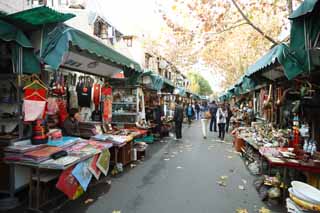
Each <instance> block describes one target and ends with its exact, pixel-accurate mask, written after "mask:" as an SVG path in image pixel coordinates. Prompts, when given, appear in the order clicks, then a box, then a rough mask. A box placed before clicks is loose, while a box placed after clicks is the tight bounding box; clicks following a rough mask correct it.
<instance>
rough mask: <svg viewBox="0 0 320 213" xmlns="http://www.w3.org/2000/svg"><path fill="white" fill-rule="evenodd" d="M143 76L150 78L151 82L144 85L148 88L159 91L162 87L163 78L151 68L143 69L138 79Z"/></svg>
mask: <svg viewBox="0 0 320 213" xmlns="http://www.w3.org/2000/svg"><path fill="white" fill-rule="evenodd" d="M145 76H148V77H149V78H150V79H151V82H150V83H148V84H146V86H147V87H148V88H149V89H152V90H156V91H160V90H161V89H162V87H163V83H164V80H163V78H162V77H161V76H160V75H158V74H157V73H155V72H153V71H151V70H145V71H144V72H143V73H142V74H141V75H140V79H142V78H144V77H145Z"/></svg>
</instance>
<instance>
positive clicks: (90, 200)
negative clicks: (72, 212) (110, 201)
mask: <svg viewBox="0 0 320 213" xmlns="http://www.w3.org/2000/svg"><path fill="white" fill-rule="evenodd" d="M92 202H93V199H91V198H89V199H87V200H86V201H84V204H88V203H92Z"/></svg>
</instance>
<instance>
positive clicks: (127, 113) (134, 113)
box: [112, 112, 138, 115]
mask: <svg viewBox="0 0 320 213" xmlns="http://www.w3.org/2000/svg"><path fill="white" fill-rule="evenodd" d="M137 114H138V113H136V112H113V113H112V115H137Z"/></svg>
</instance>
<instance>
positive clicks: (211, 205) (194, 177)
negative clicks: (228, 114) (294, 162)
mask: <svg viewBox="0 0 320 213" xmlns="http://www.w3.org/2000/svg"><path fill="white" fill-rule="evenodd" d="M200 128H201V126H200V122H196V123H194V124H193V125H192V127H190V128H188V127H185V128H184V131H183V137H184V138H183V140H182V141H181V142H176V141H174V140H172V139H168V140H167V142H166V143H159V142H157V143H155V144H152V145H150V146H149V150H148V151H149V153H148V154H149V156H148V157H147V158H146V159H145V161H143V162H141V163H137V166H136V167H135V168H134V169H128V171H126V172H125V173H124V174H122V175H121V176H118V177H115V178H111V181H112V184H111V186H109V185H108V184H107V183H100V184H98V185H96V186H94V187H92V188H91V189H90V192H89V193H86V194H85V195H83V197H81V198H80V199H78V200H76V201H73V202H69V203H68V204H67V205H65V206H64V207H62V209H61V212H77V213H81V212H88V213H100V212H103V213H112V212H113V211H116V212H117V211H120V212H121V213H135V212H137V213H167V212H168V213H170V212H183V213H189V212H190V213H195V212H199V213H206V212H208V213H209V212H210V213H212V212H217V213H224V212H226V213H229V212H230V213H231V212H236V209H238V208H245V209H247V210H248V212H257V211H258V209H259V208H261V207H262V206H264V204H263V203H262V202H261V201H260V200H259V197H258V194H257V192H256V190H255V189H254V188H253V186H252V182H253V180H254V177H253V176H251V175H250V174H249V172H248V171H247V170H246V168H245V167H244V164H243V161H242V160H241V158H240V156H239V155H238V154H237V153H235V152H234V151H233V148H232V145H231V143H230V141H231V137H230V136H228V138H227V140H226V141H228V142H227V143H220V142H218V141H217V136H216V135H214V134H210V135H209V137H208V139H206V140H204V139H202V137H201V129H200ZM221 176H228V177H227V178H226V179H225V180H224V181H223V182H225V183H226V186H220V185H219V184H218V183H217V182H218V181H220V178H221ZM239 185H240V188H242V186H243V187H244V190H243V189H239ZM88 199H92V200H89V201H92V202H89V201H88ZM85 201H87V202H85ZM86 203H87V204H86Z"/></svg>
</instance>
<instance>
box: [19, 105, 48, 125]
mask: <svg viewBox="0 0 320 213" xmlns="http://www.w3.org/2000/svg"><path fill="white" fill-rule="evenodd" d="M45 107H46V102H45V101H36V100H24V101H23V112H24V121H35V120H37V119H41V118H42V117H43V114H44V112H45Z"/></svg>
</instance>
